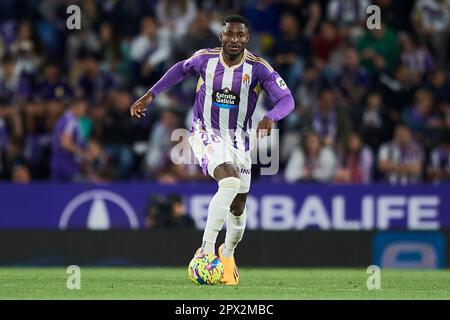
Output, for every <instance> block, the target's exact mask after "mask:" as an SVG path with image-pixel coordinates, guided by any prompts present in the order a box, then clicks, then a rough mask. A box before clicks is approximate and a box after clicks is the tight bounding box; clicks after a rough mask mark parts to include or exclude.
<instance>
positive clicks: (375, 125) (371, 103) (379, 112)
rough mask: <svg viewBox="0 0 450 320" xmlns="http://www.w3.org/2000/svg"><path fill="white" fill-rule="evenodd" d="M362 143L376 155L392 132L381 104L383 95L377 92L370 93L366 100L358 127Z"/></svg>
mask: <svg viewBox="0 0 450 320" xmlns="http://www.w3.org/2000/svg"><path fill="white" fill-rule="evenodd" d="M356 128H358V129H359V132H361V135H362V138H363V141H364V142H365V143H366V144H367V145H368V146H370V148H371V149H372V151H373V152H374V153H377V151H378V148H379V147H380V145H381V144H382V143H383V142H385V141H387V140H388V138H389V136H390V135H391V131H392V121H391V119H390V118H389V115H388V112H387V110H386V107H385V106H384V103H383V95H382V94H381V93H380V92H378V91H373V92H370V93H369V94H368V95H367V98H366V104H365V107H364V108H363V111H362V114H361V117H360V118H358V126H357V127H356Z"/></svg>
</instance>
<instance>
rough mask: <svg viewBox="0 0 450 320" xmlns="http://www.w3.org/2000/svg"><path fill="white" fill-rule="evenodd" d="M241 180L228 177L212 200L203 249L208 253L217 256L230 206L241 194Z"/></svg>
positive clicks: (221, 181)
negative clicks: (220, 236)
mask: <svg viewBox="0 0 450 320" xmlns="http://www.w3.org/2000/svg"><path fill="white" fill-rule="evenodd" d="M240 185H241V180H240V179H239V178H234V177H228V178H224V179H222V180H220V181H219V190H217V192H216V194H215V195H214V197H213V198H212V200H211V202H210V203H209V207H208V219H207V220H206V227H205V232H204V233H203V244H202V249H203V251H204V252H206V253H212V254H215V251H216V250H215V244H216V239H217V235H218V234H219V232H220V230H222V227H223V224H224V222H225V217H226V215H227V213H228V212H230V206H231V203H232V202H233V200H234V198H235V197H236V195H237V194H238V192H239V187H240Z"/></svg>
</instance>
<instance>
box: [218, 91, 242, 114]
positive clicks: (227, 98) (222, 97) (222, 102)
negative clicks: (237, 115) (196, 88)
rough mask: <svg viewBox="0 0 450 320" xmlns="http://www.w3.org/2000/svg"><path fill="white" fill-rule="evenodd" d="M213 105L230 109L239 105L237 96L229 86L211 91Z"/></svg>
mask: <svg viewBox="0 0 450 320" xmlns="http://www.w3.org/2000/svg"><path fill="white" fill-rule="evenodd" d="M212 98H213V99H212V100H213V105H214V106H215V107H218V108H224V109H232V108H236V107H238V106H239V100H240V99H239V96H238V95H236V94H235V93H233V92H232V91H231V90H230V89H229V88H223V89H221V90H219V91H214V92H213V97H212Z"/></svg>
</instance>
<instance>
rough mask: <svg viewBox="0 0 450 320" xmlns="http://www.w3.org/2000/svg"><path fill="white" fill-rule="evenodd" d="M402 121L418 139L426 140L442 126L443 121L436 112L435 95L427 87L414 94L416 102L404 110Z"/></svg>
mask: <svg viewBox="0 0 450 320" xmlns="http://www.w3.org/2000/svg"><path fill="white" fill-rule="evenodd" d="M402 121H403V123H404V124H406V125H407V126H408V128H410V129H411V131H412V132H413V133H414V134H415V136H416V139H419V140H420V141H421V142H426V141H427V140H426V139H427V138H430V137H432V136H433V133H434V132H433V131H437V130H438V129H439V128H440V125H441V121H440V119H439V117H438V115H437V114H436V113H435V112H434V105H433V96H432V95H431V92H430V91H428V90H425V89H419V90H417V91H416V93H415V95H414V104H413V105H412V106H407V107H405V108H404V110H403V114H402Z"/></svg>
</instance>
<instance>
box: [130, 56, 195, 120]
mask: <svg viewBox="0 0 450 320" xmlns="http://www.w3.org/2000/svg"><path fill="white" fill-rule="evenodd" d="M202 52H203V51H202V50H200V51H197V52H196V53H194V55H193V56H192V57H190V58H189V59H187V60H182V61H180V62H178V63H176V64H175V65H173V66H172V68H170V69H169V70H168V71H167V72H166V73H165V74H164V75H163V76H162V78H161V79H160V80H159V81H158V82H157V83H156V84H155V85H154V86H153V87H151V88H150V90H148V91H147V93H146V94H144V95H143V96H142V97H140V98H139V99H138V100H137V101H136V102H135V103H133V105H132V106H131V107H130V113H131V116H136V117H138V118H140V117H141V116H145V109H146V108H147V107H148V106H149V105H150V103H151V102H152V100H153V98H154V97H156V96H157V95H158V94H159V93H161V92H163V91H165V90H167V89H169V88H171V87H173V86H174V85H176V84H178V83H179V82H181V81H182V80H183V79H184V78H186V77H187V76H188V75H189V74H194V73H198V72H199V64H200V63H201V61H200V59H199V55H200V54H201V53H202Z"/></svg>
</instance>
